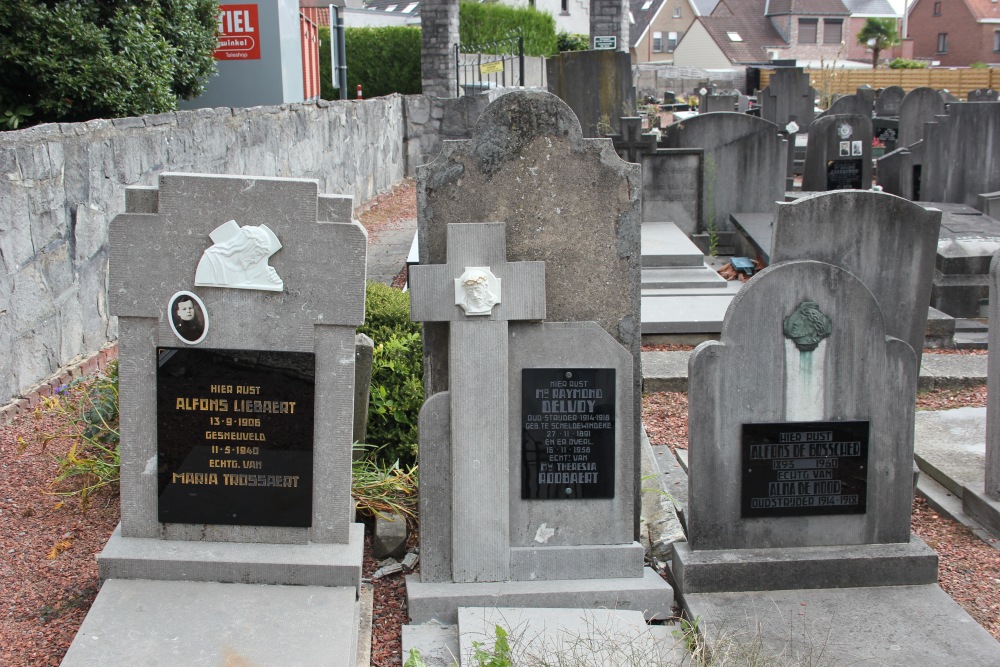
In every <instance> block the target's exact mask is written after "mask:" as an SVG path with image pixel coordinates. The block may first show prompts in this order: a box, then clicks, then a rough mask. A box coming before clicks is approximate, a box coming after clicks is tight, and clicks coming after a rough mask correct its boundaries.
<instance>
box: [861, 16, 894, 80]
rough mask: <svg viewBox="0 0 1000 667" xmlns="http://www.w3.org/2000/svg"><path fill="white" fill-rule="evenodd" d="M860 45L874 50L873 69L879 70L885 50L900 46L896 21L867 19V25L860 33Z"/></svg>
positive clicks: (890, 19) (891, 19)
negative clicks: (879, 62)
mask: <svg viewBox="0 0 1000 667" xmlns="http://www.w3.org/2000/svg"><path fill="white" fill-rule="evenodd" d="M858 44H860V45H862V46H867V47H868V48H870V49H871V50H872V69H875V68H877V67H878V57H879V54H881V53H882V51H884V50H885V49H888V48H891V47H893V46H895V45H896V44H899V35H898V34H896V19H893V18H884V19H876V18H869V19H865V24H864V25H863V26H862V27H861V30H859V31H858Z"/></svg>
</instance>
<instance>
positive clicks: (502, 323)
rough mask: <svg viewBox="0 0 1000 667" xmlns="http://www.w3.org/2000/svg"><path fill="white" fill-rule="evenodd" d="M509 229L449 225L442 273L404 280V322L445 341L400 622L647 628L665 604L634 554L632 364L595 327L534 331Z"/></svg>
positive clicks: (425, 269) (537, 304) (538, 269)
mask: <svg viewBox="0 0 1000 667" xmlns="http://www.w3.org/2000/svg"><path fill="white" fill-rule="evenodd" d="M505 226H506V225H504V224H503V223H466V224H458V223H452V224H449V225H448V228H447V263H446V264H442V265H423V264H421V265H414V266H412V267H410V280H411V282H410V286H411V291H412V306H411V315H412V317H413V318H414V320H417V321H447V322H448V323H449V327H450V337H449V339H450V344H449V369H450V371H449V374H450V375H449V389H448V391H447V392H442V393H438V394H435V395H433V396H431V397H430V398H429V399H428V401H427V403H426V404H425V406H424V409H423V410H422V411H421V416H420V430H421V436H420V437H421V440H420V465H421V470H423V471H424V472H423V476H422V484H421V500H420V502H421V556H422V558H421V561H422V569H421V573H420V575H419V576H418V575H413V576H411V577H409V578H408V579H407V596H408V600H409V613H410V617H411V619H412V620H413V622H414V623H424V622H428V621H431V620H437V621H440V622H444V623H454V622H455V620H456V618H457V615H458V609H459V607H471V606H519V607H563V606H567V607H595V606H605V605H608V604H609V602H610V603H611V606H615V607H624V608H629V609H635V610H640V611H644V612H645V613H646V614H647V615H648V616H657V615H659V614H661V613H664V612H665V610H666V609H667V607H668V606H669V601H670V598H671V597H672V596H671V595H670V594H669V589H668V588H667V587H665V584H663V582H662V580H660V581H658V580H657V578H656V575H655V574H653V573H651V572H648V571H646V570H644V569H643V551H642V547H641V546H640V545H639V544H638V543H637V542H635V541H634V539H633V530H634V528H633V526H634V522H635V511H634V503H633V497H634V493H635V490H636V487H635V481H634V477H633V467H634V463H635V461H634V459H635V457H636V450H635V449H634V445H633V443H634V440H635V437H634V436H635V433H634V428H635V426H634V424H635V422H634V414H633V412H634V409H635V407H634V406H635V402H634V400H633V393H634V383H633V381H632V368H633V362H632V359H631V355H630V354H629V353H628V351H627V350H626V349H625V348H624V347H622V346H621V345H620V344H619V343H618V342H617V341H615V340H614V339H613V338H612V337H611V336H610V335H609V334H608V333H607V332H606V331H604V330H603V329H601V328H600V327H599V326H597V324H596V323H593V322H567V323H542V322H540V320H542V319H543V318H544V317H545V310H546V306H545V303H546V296H547V295H546V290H545V282H546V281H545V277H546V276H545V274H546V271H545V268H546V267H545V265H544V263H543V262H508V261H507V259H506V257H507V250H506V241H505V237H506V230H505ZM570 561H572V565H570V564H569V562H570ZM622 591H627V594H626V595H625V596H620V593H621V592H622ZM665 605H666V606H665Z"/></svg>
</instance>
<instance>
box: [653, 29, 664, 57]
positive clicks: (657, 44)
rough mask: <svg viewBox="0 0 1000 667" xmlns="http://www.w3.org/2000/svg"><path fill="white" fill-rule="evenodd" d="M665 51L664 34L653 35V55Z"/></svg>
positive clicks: (655, 33) (656, 33)
mask: <svg viewBox="0 0 1000 667" xmlns="http://www.w3.org/2000/svg"><path fill="white" fill-rule="evenodd" d="M661 51H663V33H662V32H654V33H653V53H660V52H661Z"/></svg>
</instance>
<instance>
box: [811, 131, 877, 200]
mask: <svg viewBox="0 0 1000 667" xmlns="http://www.w3.org/2000/svg"><path fill="white" fill-rule="evenodd" d="M871 186H872V121H871V118H870V117H866V116H858V115H852V114H843V115H835V116H823V117H822V118H817V119H816V120H815V121H813V123H812V125H810V126H809V145H808V147H807V149H806V164H805V170H804V172H803V174H802V189H803V190H804V191H807V192H825V191H827V190H844V189H855V190H868V189H870V188H871Z"/></svg>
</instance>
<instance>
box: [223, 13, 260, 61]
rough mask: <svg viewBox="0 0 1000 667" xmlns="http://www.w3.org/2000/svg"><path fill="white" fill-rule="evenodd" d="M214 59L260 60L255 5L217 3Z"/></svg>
mask: <svg viewBox="0 0 1000 667" xmlns="http://www.w3.org/2000/svg"><path fill="white" fill-rule="evenodd" d="M213 56H214V57H215V59H216V60H260V23H259V22H258V20H257V5H219V42H218V45H217V46H216V47H215V53H214V54H213Z"/></svg>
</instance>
